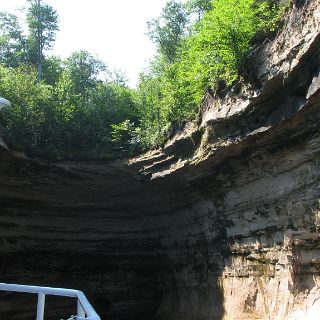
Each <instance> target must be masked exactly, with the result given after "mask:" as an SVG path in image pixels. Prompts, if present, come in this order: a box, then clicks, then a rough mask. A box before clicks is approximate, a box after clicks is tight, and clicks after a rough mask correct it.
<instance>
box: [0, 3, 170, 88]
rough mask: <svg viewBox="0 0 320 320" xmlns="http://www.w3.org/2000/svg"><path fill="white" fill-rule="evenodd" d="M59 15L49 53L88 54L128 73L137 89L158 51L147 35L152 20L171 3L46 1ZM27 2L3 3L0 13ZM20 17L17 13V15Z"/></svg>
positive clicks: (64, 55) (110, 66)
mask: <svg viewBox="0 0 320 320" xmlns="http://www.w3.org/2000/svg"><path fill="white" fill-rule="evenodd" d="M44 2H45V3H47V4H49V5H51V6H52V7H53V8H54V9H55V10H57V12H58V14H59V28H60V31H59V32H58V33H57V39H56V43H55V46H54V49H53V50H51V51H50V52H49V53H50V54H54V55H59V56H61V57H62V58H66V57H68V56H69V55H70V54H71V53H72V52H74V51H78V50H82V49H84V50H87V51H89V52H90V53H92V54H95V55H97V57H98V58H99V59H101V60H102V61H103V62H105V63H106V64H107V65H108V66H109V68H110V69H121V70H122V71H124V72H125V74H126V76H127V78H128V80H129V85H130V86H131V87H134V86H135V85H136V84H137V82H138V77H139V73H140V72H142V71H143V69H144V68H146V66H147V65H148V61H149V60H150V59H151V58H152V57H153V55H154V54H155V48H154V45H153V44H152V42H151V41H150V40H149V38H148V36H147V35H146V32H147V24H146V22H147V21H148V20H151V19H152V18H156V17H158V16H159V15H160V13H161V9H162V8H163V7H164V5H165V3H166V2H167V0H89V1H88V0H45V1H44ZM27 4H28V3H27V0H0V11H9V12H13V13H14V12H15V10H17V9H19V8H22V7H23V6H25V7H26V6H27ZM16 13H17V12H16Z"/></svg>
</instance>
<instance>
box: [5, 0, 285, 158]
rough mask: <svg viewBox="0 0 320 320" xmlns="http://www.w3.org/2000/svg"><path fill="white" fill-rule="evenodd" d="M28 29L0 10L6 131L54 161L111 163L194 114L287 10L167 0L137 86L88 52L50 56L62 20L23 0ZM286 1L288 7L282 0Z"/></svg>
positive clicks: (266, 0) (227, 1) (237, 1)
mask: <svg viewBox="0 0 320 320" xmlns="http://www.w3.org/2000/svg"><path fill="white" fill-rule="evenodd" d="M26 1H28V3H29V6H28V8H27V11H26V13H25V19H26V22H27V30H24V28H23V27H22V26H23V25H24V24H23V22H22V21H20V19H19V18H18V17H17V16H16V15H14V14H11V13H7V12H0V96H3V97H5V98H7V99H9V100H10V101H11V102H12V107H11V108H7V109H4V110H3V111H1V114H0V120H1V124H2V126H4V127H5V129H6V130H7V133H8V135H10V136H11V138H12V141H13V143H14V144H15V147H16V148H18V149H21V150H23V151H25V152H28V153H29V154H31V155H34V156H40V157H46V158H49V159H60V158H72V157H77V158H79V157H85V158H88V157H90V158H97V157H103V158H109V157H115V156H121V155H123V154H126V155H127V154H132V153H134V152H140V151H142V150H144V149H146V148H149V147H152V146H159V145H161V144H162V143H163V142H164V141H165V139H166V137H168V136H169V135H170V134H171V133H172V132H173V131H174V130H175V128H177V127H179V126H181V125H182V124H183V123H184V122H185V121H190V120H193V119H195V118H196V117H197V113H198V109H199V104H200V102H201V99H202V97H203V95H204V93H205V91H206V90H207V89H208V88H211V90H214V89H215V88H216V87H218V84H219V83H221V82H223V83H224V84H225V86H230V85H232V84H234V83H235V82H236V81H238V79H239V77H240V76H241V75H242V74H243V72H244V70H245V66H246V61H247V59H248V56H249V55H250V52H251V51H252V50H253V46H254V42H253V39H254V38H255V36H256V35H257V34H259V37H260V38H261V37H263V36H266V35H267V34H268V33H270V32H271V31H272V30H274V29H275V28H276V25H277V22H278V21H279V19H280V17H281V13H282V12H283V7H282V6H281V5H279V4H278V1H273V0H259V1H255V0H214V1H211V0H189V1H187V2H186V3H181V2H178V1H175V0H169V1H168V3H167V4H166V5H165V7H164V8H163V10H162V12H161V13H160V15H159V17H158V18H155V19H153V20H151V21H149V22H148V23H147V30H148V35H149V37H150V39H151V40H152V41H153V42H154V43H155V44H156V47H157V52H156V54H155V57H154V59H153V60H152V61H151V63H150V66H149V68H148V70H147V71H145V72H144V73H142V74H141V75H140V81H139V84H138V86H137V88H136V89H131V88H129V87H128V86H127V84H126V79H125V75H124V74H123V73H122V72H121V71H119V70H112V69H110V68H109V67H108V66H107V65H106V64H105V63H104V62H102V61H101V60H100V59H98V58H97V57H96V56H95V55H93V54H92V53H90V52H87V51H85V50H80V51H77V52H73V53H72V54H71V55H70V56H69V58H67V59H61V58H60V57H57V56H50V55H48V50H49V49H51V48H52V47H53V45H54V42H55V37H56V33H57V32H58V29H59V25H58V14H57V12H56V11H55V10H54V8H52V7H51V6H49V5H47V4H45V3H44V2H43V1H42V0H26ZM280 3H283V2H280Z"/></svg>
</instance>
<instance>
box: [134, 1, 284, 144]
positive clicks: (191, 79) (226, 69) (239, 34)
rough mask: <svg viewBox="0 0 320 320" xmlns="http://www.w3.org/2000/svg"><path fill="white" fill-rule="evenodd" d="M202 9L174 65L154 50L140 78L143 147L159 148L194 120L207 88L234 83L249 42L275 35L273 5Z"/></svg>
mask: <svg viewBox="0 0 320 320" xmlns="http://www.w3.org/2000/svg"><path fill="white" fill-rule="evenodd" d="M205 8H208V10H206V11H205V13H204V14H203V17H202V18H201V19H197V20H196V21H195V22H193V23H191V24H190V23H189V28H188V30H185V32H184V36H183V37H181V36H180V38H179V39H180V40H179V41H178V42H176V43H175V46H176V48H175V56H174V60H173V59H172V58H171V57H170V59H169V58H168V57H166V51H164V50H159V51H158V55H157V56H156V58H155V60H154V61H153V63H152V65H151V66H150V69H149V73H147V74H144V75H142V77H141V81H140V86H139V90H138V95H139V106H140V109H141V110H143V111H142V120H141V129H142V138H143V139H142V140H143V141H144V142H145V143H146V145H152V144H154V143H161V142H162V141H163V139H164V136H165V134H166V132H170V129H172V128H173V127H174V126H179V125H180V124H181V123H182V122H184V121H186V120H192V119H194V118H195V117H196V115H197V110H198V107H199V104H200V102H201V99H202V97H203V95H204V92H205V89H206V88H213V89H214V88H215V87H216V86H217V84H218V82H221V81H223V82H224V83H225V84H226V85H231V84H232V83H233V82H234V81H236V80H237V79H238V77H239V74H240V73H241V72H242V71H243V68H244V65H245V62H246V59H247V57H248V54H249V53H250V50H251V43H252V39H253V37H254V36H255V35H256V34H257V33H258V32H260V34H261V35H262V36H263V34H264V33H268V32H270V31H272V30H274V29H275V27H276V24H277V21H278V20H279V16H280V12H281V10H280V7H279V5H277V4H276V3H271V2H269V1H255V0H215V1H213V2H211V6H207V7H205ZM163 14H165V10H164V11H163ZM172 19H175V17H172ZM178 22H179V21H177V22H176V23H178ZM172 24H173V22H172V21H171V22H170V25H172ZM179 33H180V35H181V31H180V30H179ZM261 35H260V36H261ZM154 38H155V37H154Z"/></svg>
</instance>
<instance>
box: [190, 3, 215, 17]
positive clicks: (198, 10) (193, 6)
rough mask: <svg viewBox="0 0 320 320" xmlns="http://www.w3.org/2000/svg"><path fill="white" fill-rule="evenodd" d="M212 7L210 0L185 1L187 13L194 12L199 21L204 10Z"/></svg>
mask: <svg viewBox="0 0 320 320" xmlns="http://www.w3.org/2000/svg"><path fill="white" fill-rule="evenodd" d="M212 8H213V1H212V0H189V1H187V3H186V9H187V12H188V13H189V14H193V13H195V14H196V15H197V18H198V21H200V20H201V19H202V17H203V15H204V13H205V12H207V11H209V10H211V9H212Z"/></svg>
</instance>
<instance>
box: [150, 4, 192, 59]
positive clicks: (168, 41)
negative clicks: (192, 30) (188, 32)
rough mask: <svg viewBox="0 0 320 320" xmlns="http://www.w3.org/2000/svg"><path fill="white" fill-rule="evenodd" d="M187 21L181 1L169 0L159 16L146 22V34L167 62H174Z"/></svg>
mask: <svg viewBox="0 0 320 320" xmlns="http://www.w3.org/2000/svg"><path fill="white" fill-rule="evenodd" d="M187 22H188V17H187V14H186V10H185V8H184V6H183V5H182V3H181V2H176V1H174V0H170V1H169V2H167V4H166V5H165V7H164V8H163V10H162V13H161V15H160V17H158V18H157V19H153V20H151V21H149V22H147V26H148V35H149V37H150V39H151V40H152V41H153V42H154V43H155V44H156V45H157V46H158V49H159V51H160V53H161V54H163V55H164V56H165V57H166V58H167V61H168V62H169V63H172V62H174V60H175V57H176V54H177V50H178V47H179V46H180V43H181V40H182V39H183V37H184V33H185V27H186V25H187Z"/></svg>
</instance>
